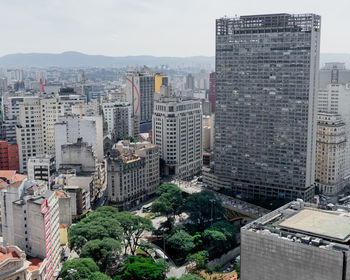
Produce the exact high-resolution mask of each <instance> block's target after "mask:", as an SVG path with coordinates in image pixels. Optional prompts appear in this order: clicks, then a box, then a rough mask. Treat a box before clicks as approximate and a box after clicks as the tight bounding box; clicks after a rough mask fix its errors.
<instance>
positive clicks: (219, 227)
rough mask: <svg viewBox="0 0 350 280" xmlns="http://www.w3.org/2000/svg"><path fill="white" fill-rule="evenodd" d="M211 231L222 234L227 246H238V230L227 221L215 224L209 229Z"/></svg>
mask: <svg viewBox="0 0 350 280" xmlns="http://www.w3.org/2000/svg"><path fill="white" fill-rule="evenodd" d="M209 230H215V231H219V232H222V233H223V234H224V235H225V237H226V242H227V243H226V244H231V246H230V247H233V246H235V244H236V228H235V227H234V226H233V225H232V224H230V223H229V222H227V221H219V222H215V223H214V224H212V225H211V226H210V227H209Z"/></svg>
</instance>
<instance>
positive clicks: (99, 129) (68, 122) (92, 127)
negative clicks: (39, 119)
mask: <svg viewBox="0 0 350 280" xmlns="http://www.w3.org/2000/svg"><path fill="white" fill-rule="evenodd" d="M79 138H82V141H83V142H87V143H88V144H89V145H91V146H92V148H93V150H94V154H95V157H96V158H97V160H99V161H102V160H103V120H102V116H83V117H82V118H80V117H79V116H65V117H60V118H59V120H58V122H57V123H56V124H55V146H56V168H57V169H58V168H59V167H60V164H61V163H62V150H61V147H62V145H65V144H73V143H76V142H77V140H78V139H79Z"/></svg>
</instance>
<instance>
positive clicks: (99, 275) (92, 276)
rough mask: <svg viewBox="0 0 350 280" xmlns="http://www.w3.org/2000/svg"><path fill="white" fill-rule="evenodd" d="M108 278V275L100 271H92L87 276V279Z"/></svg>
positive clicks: (103, 279) (100, 279)
mask: <svg viewBox="0 0 350 280" xmlns="http://www.w3.org/2000/svg"><path fill="white" fill-rule="evenodd" d="M110 279H111V278H110V277H109V276H107V275H106V274H103V273H101V272H94V273H92V274H91V275H90V276H89V278H88V280H110Z"/></svg>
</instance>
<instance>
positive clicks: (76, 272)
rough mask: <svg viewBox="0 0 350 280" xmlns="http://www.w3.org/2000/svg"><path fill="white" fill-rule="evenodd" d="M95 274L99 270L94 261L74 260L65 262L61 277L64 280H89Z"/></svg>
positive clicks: (85, 259)
mask: <svg viewBox="0 0 350 280" xmlns="http://www.w3.org/2000/svg"><path fill="white" fill-rule="evenodd" d="M94 272H99V270H98V266H97V265H96V263H95V262H94V261H93V260H92V259H90V258H81V259H74V260H69V261H66V262H64V264H63V267H62V270H61V273H60V277H61V278H62V279H63V280H80V279H88V278H89V277H90V276H91V275H92V274H93V273H94Z"/></svg>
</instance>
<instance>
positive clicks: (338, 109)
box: [318, 70, 350, 182]
mask: <svg viewBox="0 0 350 280" xmlns="http://www.w3.org/2000/svg"><path fill="white" fill-rule="evenodd" d="M338 77H339V71H338V70H336V71H335V72H333V83H331V84H328V85H327V86H326V87H325V88H323V89H319V91H318V111H319V112H322V113H332V114H338V115H340V116H341V119H342V120H343V121H344V123H345V134H346V139H347V140H348V139H350V110H349V106H350V88H349V87H348V85H347V84H342V83H340V82H339V79H338ZM345 154H346V156H345V171H344V172H345V174H344V176H345V180H346V181H347V182H349V180H350V143H349V141H347V142H346V147H345Z"/></svg>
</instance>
